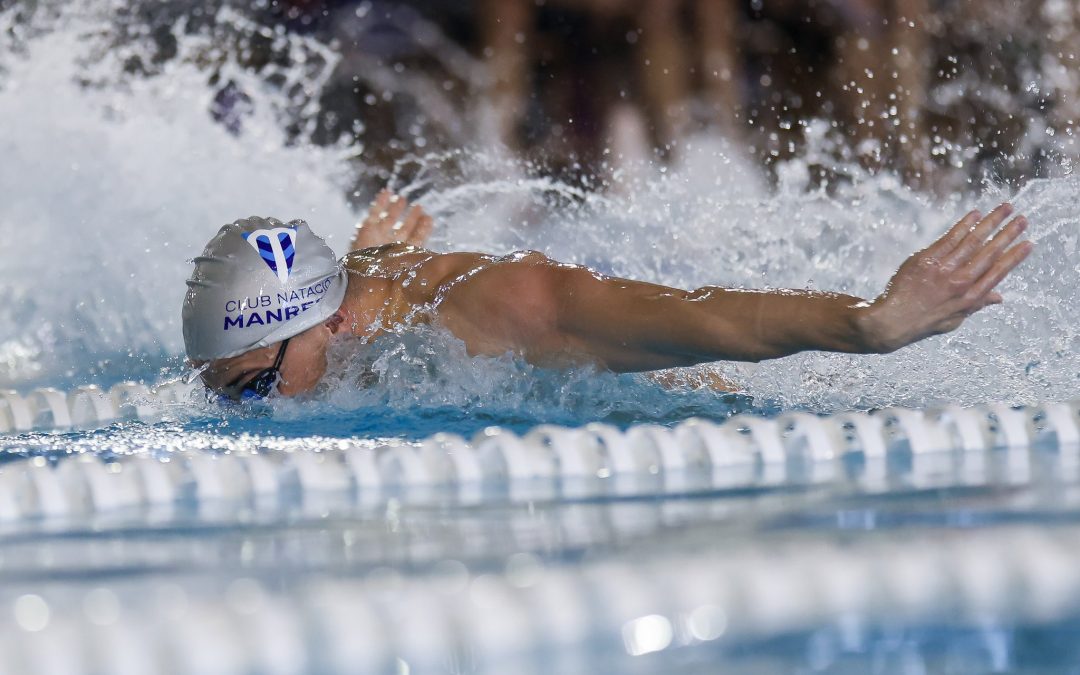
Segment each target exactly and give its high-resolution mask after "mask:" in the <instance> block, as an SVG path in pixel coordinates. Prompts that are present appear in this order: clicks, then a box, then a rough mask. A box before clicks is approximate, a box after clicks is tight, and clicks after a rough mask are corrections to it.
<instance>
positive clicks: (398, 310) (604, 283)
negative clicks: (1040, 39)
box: [183, 191, 1033, 400]
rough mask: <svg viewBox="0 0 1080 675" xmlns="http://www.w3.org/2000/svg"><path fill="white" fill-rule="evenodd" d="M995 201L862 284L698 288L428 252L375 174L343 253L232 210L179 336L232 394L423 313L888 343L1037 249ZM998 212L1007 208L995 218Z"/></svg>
mask: <svg viewBox="0 0 1080 675" xmlns="http://www.w3.org/2000/svg"><path fill="white" fill-rule="evenodd" d="M1012 214H1013V208H1012V206H1010V205H1009V204H1002V205H1001V206H999V207H997V208H996V209H994V210H993V211H992V212H991V213H990V214H988V215H986V216H985V217H983V216H981V215H980V214H979V213H978V212H974V211H973V212H971V213H969V214H967V215H966V216H964V217H963V218H962V219H961V220H960V221H959V222H958V223H956V225H955V226H953V227H952V228H951V229H950V230H949V231H948V232H946V233H945V234H944V236H942V237H941V238H940V239H938V240H937V241H936V242H934V243H933V244H931V245H930V246H929V247H927V248H926V249H924V250H922V251H919V252H918V253H915V254H914V255H912V256H911V257H910V258H908V260H907V261H906V262H904V264H902V265H901V266H900V269H899V270H898V271H897V272H896V274H895V275H894V276H893V277H892V280H891V281H890V282H889V284H888V286H887V287H886V289H885V291H884V292H883V293H882V294H881V295H880V296H878V297H877V298H875V299H873V300H864V299H863V298H857V297H853V296H850V295H842V294H838V293H824V292H817V291H807V290H772V291H754V290H735V289H727V288H719V287H711V286H708V287H704V288H699V289H696V290H692V291H685V290H680V289H677V288H669V287H667V286H660V285H657V284H652V283H645V282H641V281H632V280H629V279H619V278H614V277H607V276H603V275H601V274H598V273H596V272H594V271H592V270H590V269H588V268H585V267H580V266H577V265H566V264H562V263H558V262H556V261H553V260H551V259H550V258H547V257H546V256H544V255H543V254H541V253H536V252H522V253H515V254H511V255H508V256H493V255H486V254H482V253H461V252H458V253H433V252H431V251H428V250H426V249H424V248H423V245H424V244H425V242H426V241H427V238H428V236H429V235H430V233H431V230H432V219H431V217H430V216H428V215H427V214H426V213H425V212H424V211H423V209H422V208H420V207H419V206H410V205H409V204H408V203H407V202H406V200H405V199H403V198H401V197H399V196H396V195H393V194H391V193H390V192H387V191H383V192H382V193H380V194H379V196H378V197H377V198H376V200H375V203H374V205H373V206H372V208H371V212H370V213H369V214H368V216H367V218H366V219H365V220H364V221H363V223H362V224H361V225H360V226H359V227H358V230H357V233H356V237H355V240H354V241H353V245H352V251H351V252H350V253H349V254H347V255H346V256H345V257H344V258H342V259H341V260H340V261H339V260H337V259H336V258H335V256H334V254H333V252H332V251H331V250H330V248H329V247H327V246H326V244H325V243H324V242H323V240H322V239H321V238H319V237H318V236H316V235H315V234H314V233H312V231H311V230H310V228H309V227H308V225H307V224H306V223H304V222H303V221H300V220H294V221H292V222H290V223H288V224H284V223H281V222H280V221H278V220H275V219H272V218H246V219H243V220H238V221H236V222H234V223H232V224H230V225H226V226H224V227H223V228H221V230H220V231H219V232H218V234H217V236H215V237H214V238H213V239H212V240H211V241H210V243H209V244H207V246H206V250H205V251H204V252H203V254H202V255H201V256H199V257H197V258H196V259H195V270H194V272H193V273H192V276H191V278H190V279H189V280H188V282H187V283H188V292H187V295H186V297H185V299H184V305H183V331H184V343H185V346H186V349H187V354H188V357H189V359H190V360H191V362H192V363H193V364H194V365H195V366H197V367H200V368H202V371H201V376H202V378H203V381H204V383H205V384H206V386H207V387H208V388H209V389H210V390H211V391H213V392H217V393H218V394H221V395H223V396H224V397H227V398H229V399H232V400H244V399H250V398H262V397H266V396H268V395H270V394H271V393H274V392H276V393H277V394H280V395H282V396H295V395H297V394H302V393H304V392H307V391H310V390H311V389H313V388H314V387H315V385H316V384H317V383H318V382H319V380H320V379H321V378H322V376H323V374H324V373H325V372H326V369H327V358H326V354H327V347H328V345H329V344H330V341H331V340H332V339H339V338H341V337H345V336H352V337H355V338H358V339H361V340H370V339H372V338H375V337H377V336H378V335H380V334H383V333H386V332H389V331H398V330H402V329H407V328H408V327H410V326H417V325H423V324H427V325H436V326H441V327H443V328H445V329H447V330H449V331H450V332H451V333H452V334H453V335H455V336H457V337H458V338H459V339H460V340H462V341H463V342H464V344H465V347H466V349H467V351H468V353H469V354H470V355H472V356H499V355H503V354H507V353H513V354H516V355H518V356H520V357H522V358H524V359H525V360H526V361H528V362H529V363H532V364H535V365H538V366H544V367H556V368H565V367H572V366H582V365H586V366H594V367H597V368H601V369H605V370H610V371H615V372H642V371H658V370H663V369H667V368H673V367H680V366H691V365H695V364H700V363H706V362H711V361H721V360H731V361H762V360H765V359H774V358H779V357H782V356H788V355H790V354H795V353H797V352H801V351H807V350H818V351H832V352H846V353H852V354H884V353H888V352H892V351H895V350H897V349H900V348H901V347H904V346H906V345H909V344H912V343H913V342H917V341H919V340H922V339H924V338H927V337H930V336H932V335H939V334H942V333H948V332H950V331H953V330H955V329H956V328H958V327H959V326H960V325H961V324H962V323H963V322H964V320H965V319H967V317H969V316H971V315H972V314H974V313H975V312H978V311H979V310H981V309H983V308H985V307H988V306H990V305H996V304H1000V303H1001V302H1002V297H1001V295H1000V294H999V293H998V292H996V291H995V290H994V289H995V287H996V286H997V285H998V284H999V283H1000V282H1001V281H1002V280H1003V279H1004V278H1005V277H1006V276H1007V275H1008V274H1009V273H1010V272H1011V271H1012V270H1013V269H1015V268H1016V266H1017V265H1019V264H1020V263H1021V262H1022V261H1023V260H1024V259H1025V258H1026V257H1027V256H1028V255H1029V254H1030V253H1031V251H1032V248H1033V244H1032V243H1031V242H1030V241H1018V240H1019V239H1020V238H1021V235H1022V234H1023V233H1024V231H1025V230H1026V229H1027V220H1026V219H1025V218H1024V217H1023V216H1016V217H1014V218H1011V219H1010V216H1012ZM1006 221H1008V222H1007V223H1006Z"/></svg>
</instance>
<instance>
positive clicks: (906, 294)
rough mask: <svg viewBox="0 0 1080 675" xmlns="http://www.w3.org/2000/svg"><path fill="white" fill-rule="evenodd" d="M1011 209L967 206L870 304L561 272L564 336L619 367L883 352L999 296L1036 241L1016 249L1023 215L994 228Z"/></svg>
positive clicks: (947, 326) (950, 324)
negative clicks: (678, 288)
mask: <svg viewBox="0 0 1080 675" xmlns="http://www.w3.org/2000/svg"><path fill="white" fill-rule="evenodd" d="M1011 213H1012V207H1011V206H1010V205H1008V204H1004V205H1002V206H1000V207H998V208H997V209H995V210H994V211H993V212H992V213H991V214H990V215H988V216H987V217H986V218H982V219H980V216H979V214H978V213H975V212H972V213H969V214H968V215H967V216H965V217H964V218H963V219H962V220H961V221H960V222H959V223H957V224H956V225H955V226H954V227H953V228H952V229H950V230H949V231H948V232H947V233H946V234H945V235H944V236H943V237H942V238H941V239H939V240H938V241H936V242H934V243H933V244H932V245H931V246H929V247H928V248H926V249H925V250H923V251H920V252H918V253H916V254H915V255H913V256H911V257H910V258H909V259H908V260H907V261H906V262H904V264H903V265H901V267H900V269H899V270H898V271H897V272H896V274H895V275H894V276H893V278H892V280H891V281H890V282H889V285H888V286H887V288H886V290H885V292H884V293H882V294H881V296H879V297H878V298H877V299H875V300H873V301H872V302H867V301H864V300H863V299H861V298H856V297H852V296H849V295H840V294H834V293H817V292H811V291H767V292H761V291H740V290H728V289H722V288H701V289H698V290H695V291H689V292H686V291H675V290H672V289H667V288H663V287H659V286H652V285H649V284H640V283H635V282H627V281H622V280H617V279H606V280H602V279H597V278H596V277H594V276H592V275H590V274H588V273H584V272H581V271H576V272H573V271H567V272H565V273H563V275H562V276H563V279H562V282H561V283H562V284H563V285H564V292H563V293H562V294H561V295H563V297H565V298H566V300H565V301H564V303H563V306H562V308H561V311H560V312H559V316H560V317H561V321H562V322H563V326H564V330H565V332H566V334H567V335H568V336H570V337H571V339H572V340H574V341H576V342H577V343H578V344H579V345H580V347H581V348H582V349H584V350H586V351H588V352H590V353H593V354H595V355H596V356H598V357H599V358H600V360H601V362H602V363H603V364H604V365H606V366H607V367H609V368H611V369H613V370H620V371H621V370H642V369H654V368H662V367H668V366H676V365H689V364H693V363H698V362H702V361H714V360H740V361H760V360H763V359H772V358H777V357H781V356H787V355H789V354H794V353H796V352H801V351H805V350H820V351H835V352H849V353H886V352H892V351H895V350H897V349H899V348H901V347H904V346H906V345H909V344H911V343H913V342H917V341H919V340H922V339H924V338H927V337H930V336H932V335H938V334H941V333H947V332H949V331H952V330H955V329H956V328H958V327H959V326H960V324H961V323H963V321H964V320H965V319H966V318H967V317H968V316H970V315H971V314H974V313H975V312H977V311H979V310H980V309H983V308H984V307H986V306H988V305H994V304H999V303H1001V302H1002V297H1001V295H999V294H998V293H997V292H995V291H994V288H995V287H996V286H997V285H998V283H1000V282H1001V280H1002V279H1004V278H1005V276H1006V275H1008V274H1009V272H1011V271H1012V270H1013V269H1014V268H1015V267H1016V266H1017V265H1019V264H1020V263H1021V262H1022V261H1023V260H1024V259H1025V258H1026V257H1027V256H1028V254H1029V253H1030V252H1031V250H1032V246H1033V245H1032V244H1031V242H1027V241H1025V242H1022V243H1019V244H1015V245H1013V243H1014V242H1015V241H1016V240H1017V239H1018V238H1019V237H1020V235H1021V234H1022V233H1023V232H1024V230H1025V229H1026V228H1027V220H1026V219H1025V218H1024V217H1023V216H1020V217H1017V218H1015V219H1013V220H1012V221H1011V222H1010V223H1009V224H1008V225H1006V226H1005V227H1004V228H1001V229H1000V230H999V229H998V228H999V227H1000V226H1001V224H1002V223H1003V222H1004V221H1005V219H1006V218H1008V216H1009V215H1010V214H1011ZM995 232H996V234H995ZM991 235H994V236H992V237H991Z"/></svg>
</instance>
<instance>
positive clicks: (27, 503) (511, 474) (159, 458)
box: [0, 383, 1080, 522]
mask: <svg viewBox="0 0 1080 675" xmlns="http://www.w3.org/2000/svg"><path fill="white" fill-rule="evenodd" d="M190 392H191V387H190V386H186V385H182V384H179V383H170V384H167V385H164V386H160V387H156V388H153V389H151V388H147V387H145V386H143V385H139V384H135V383H121V384H118V385H116V386H114V387H112V388H111V389H109V390H108V391H105V390H102V389H99V388H97V387H93V386H88V387H80V388H78V389H76V390H75V391H73V392H71V393H70V394H65V393H64V392H61V391H59V390H56V389H47V388H42V389H37V390H35V391H33V392H31V393H30V394H29V395H27V396H20V395H19V394H17V393H15V392H11V391H0V431H2V432H11V431H16V432H18V431H27V430H31V429H35V428H40V427H41V425H43V424H49V425H52V424H62V425H68V426H89V425H91V424H101V423H107V422H110V421H113V420H116V419H122V418H129V419H144V420H153V419H156V418H158V417H159V416H160V415H161V412H162V409H163V406H165V405H169V404H176V403H177V402H180V401H184V400H185V399H186V397H188V396H190ZM1031 448H1035V449H1039V448H1052V449H1057V451H1058V452H1060V453H1062V454H1063V455H1067V456H1068V457H1070V458H1072V459H1074V460H1075V459H1077V458H1078V457H1080V401H1072V402H1051V403H1046V404H1043V405H1037V406H1031V407H1026V408H1013V407H1009V406H1004V405H989V406H978V407H974V408H959V407H956V406H949V407H946V408H943V409H938V410H911V409H905V408H888V409H884V410H879V411H874V412H869V413H860V412H848V413H842V414H839V415H834V416H826V417H822V416H817V415H811V414H809V413H805V412H790V413H786V414H784V415H781V416H780V417H778V418H776V419H766V418H762V417H756V416H752V415H737V416H735V417H732V418H730V419H729V420H727V421H726V422H724V423H723V424H717V423H713V422H709V421H705V420H693V419H692V420H687V421H685V422H682V423H680V424H678V425H676V426H675V427H673V428H667V427H662V426H658V425H654V424H642V425H637V426H634V427H631V428H630V429H629V430H627V431H622V430H620V429H618V428H616V427H613V426H610V425H606V424H598V423H593V424H589V425H586V426H584V427H582V428H577V429H571V428H563V427H557V426H552V425H541V426H538V427H536V428H534V429H532V430H530V431H529V432H528V433H526V434H525V435H524V436H519V435H517V434H515V433H512V432H510V431H507V430H505V429H499V428H489V429H485V430H483V431H480V432H478V433H477V434H476V435H475V436H473V438H472V439H470V440H466V439H464V438H462V437H460V436H457V435H454V434H445V433H440V434H436V435H434V436H431V437H429V438H427V439H425V440H423V441H421V442H420V443H418V444H409V443H402V442H396V443H392V444H383V445H379V446H375V445H373V444H372V443H371V442H369V441H352V440H342V441H340V442H339V443H337V445H336V446H334V447H333V448H331V449H326V450H321V451H310V452H309V451H303V450H298V451H290V452H285V451H280V450H274V449H267V448H259V447H256V446H254V445H251V444H250V443H248V444H246V445H245V444H241V445H239V446H237V447H235V448H233V449H231V450H230V451H228V452H216V453H212V452H205V451H177V452H172V453H162V452H151V451H150V450H147V451H146V452H137V451H136V452H133V453H130V454H124V455H120V456H116V457H109V458H101V457H98V456H96V455H73V456H64V457H60V458H53V459H51V460H47V459H45V458H43V457H29V458H25V457H21V458H18V459H12V460H10V461H8V462H5V463H3V464H0V493H2V494H0V521H8V522H11V521H17V520H21V519H24V518H33V517H43V516H45V517H51V516H85V515H93V514H102V513H109V512H113V511H116V510H118V509H124V508H132V507H150V506H171V505H174V504H175V503H177V502H178V501H181V500H184V499H188V500H191V499H194V500H195V501H197V502H200V503H201V502H228V501H237V500H240V501H246V500H266V499H270V500H274V499H277V498H280V497H295V496H297V495H298V496H300V497H301V498H302V497H303V496H304V495H309V496H311V497H315V496H316V495H330V494H339V495H350V496H352V497H354V498H355V499H356V500H357V501H358V502H361V503H371V502H373V501H374V502H378V501H379V500H381V499H383V498H386V497H390V496H394V497H395V498H414V499H420V498H421V497H422V498H424V499H430V498H431V497H432V495H433V494H438V495H441V496H443V497H448V498H455V499H460V500H462V501H463V502H466V503H474V502H477V501H480V500H482V499H483V498H484V495H486V494H496V495H501V496H502V497H503V498H505V497H509V498H510V499H511V500H530V499H548V498H568V497H571V498H572V497H582V496H593V495H604V494H616V495H617V494H638V493H641V492H643V491H649V492H655V491H658V490H659V491H665V492H670V491H693V490H702V489H705V490H708V489H725V488H733V487H752V486H770V485H783V484H785V483H788V482H791V481H793V480H797V481H800V482H804V483H805V482H810V483H826V482H828V481H831V480H834V479H835V478H836V477H837V476H838V475H842V472H839V471H838V467H839V462H841V461H842V460H843V459H844V458H845V457H848V456H852V455H853V454H854V455H859V456H861V457H862V459H863V460H864V461H863V473H864V475H863V478H864V479H865V482H866V485H867V486H868V487H873V486H874V485H875V484H876V485H884V484H885V483H884V478H885V474H886V473H887V471H888V467H887V462H886V459H887V458H888V457H890V456H892V455H894V454H897V453H900V454H907V455H910V457H911V465H912V471H913V472H914V473H915V474H919V475H925V476H939V477H940V476H941V475H943V474H944V473H947V472H948V471H950V470H952V468H951V467H954V466H959V467H960V470H961V471H962V472H963V473H964V475H965V476H966V478H965V480H969V481H970V480H975V481H977V480H984V479H985V477H986V476H987V475H988V471H990V469H991V468H992V466H991V465H992V461H991V460H994V461H996V462H997V463H998V464H997V465H998V466H1004V467H1005V468H1006V469H1007V471H1006V473H1007V474H1008V475H1009V476H1010V479H1009V480H1010V481H1019V482H1023V481H1025V480H1027V479H1028V478H1029V476H1030V474H1031V462H1030V459H1029V457H1028V453H1029V449H1031ZM995 452H996V454H995ZM948 453H956V454H957V456H956V459H957V461H955V462H954V461H953V459H950V457H949V456H948ZM1005 455H1008V456H1007V457H1006V456H1005ZM995 457H996V458H997V459H996V460H995V459H994V458H995Z"/></svg>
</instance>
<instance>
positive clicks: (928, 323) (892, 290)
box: [861, 204, 1034, 353]
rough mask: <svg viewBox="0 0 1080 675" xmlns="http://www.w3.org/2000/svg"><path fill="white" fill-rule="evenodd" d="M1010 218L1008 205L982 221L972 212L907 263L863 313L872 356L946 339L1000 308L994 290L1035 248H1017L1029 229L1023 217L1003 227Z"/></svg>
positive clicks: (1023, 245)
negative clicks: (985, 312)
mask: <svg viewBox="0 0 1080 675" xmlns="http://www.w3.org/2000/svg"><path fill="white" fill-rule="evenodd" d="M1012 212H1013V207H1012V206H1011V205H1010V204H1002V205H1001V206H999V207H997V208H996V209H994V210H993V211H992V212H991V213H990V215H988V216H986V217H985V218H982V219H981V220H980V215H979V213H978V212H976V211H972V212H971V213H969V214H967V215H966V216H964V218H963V219H961V220H960V222H958V223H957V224H956V225H954V226H953V228H952V229H950V230H949V231H948V232H946V233H945V235H944V236H943V237H941V239H938V240H937V241H936V242H934V243H933V244H931V245H930V246H929V247H927V248H926V249H924V250H922V251H919V252H918V253H916V254H915V255H913V256H911V257H910V258H908V259H907V261H906V262H904V264H903V265H901V266H900V269H899V271H897V273H896V275H895V276H893V278H892V280H891V281H890V282H889V285H888V286H887V287H886V289H885V292H884V293H882V294H881V296H879V297H878V298H877V299H876V300H874V301H873V302H871V303H868V304H867V306H866V308H865V311H864V312H863V315H862V319H861V321H862V327H863V328H864V330H865V331H866V333H865V335H866V339H867V341H868V345H869V347H870V350H871V351H875V352H881V353H886V352H892V351H895V350H897V349H899V348H901V347H904V346H905V345H909V344H911V343H913V342H917V341H919V340H922V339H923V338H927V337H930V336H932V335H940V334H942V333H948V332H950V331H953V330H956V329H957V328H958V327H959V326H960V324H962V323H963V322H964V320H965V319H967V318H968V317H969V316H971V315H972V314H974V313H975V312H978V311H979V310H980V309H983V308H984V307H987V306H989V305H998V304H1001V302H1002V297H1001V295H1000V294H999V293H997V292H996V291H995V290H994V288H995V287H996V286H997V285H998V284H999V283H1000V282H1001V280H1002V279H1004V278H1005V277H1006V276H1007V275H1008V274H1009V272H1011V271H1013V269H1015V268H1016V266H1017V265H1019V264H1020V263H1021V262H1023V261H1024V259H1025V258H1027V257H1028V255H1029V254H1030V253H1031V251H1032V249H1033V248H1034V244H1032V243H1031V242H1030V241H1022V242H1020V243H1018V244H1015V245H1013V244H1014V242H1015V241H1016V240H1017V239H1018V238H1019V237H1020V235H1021V234H1023V233H1024V231H1025V230H1026V229H1027V225H1028V223H1027V219H1026V218H1025V217H1024V216H1022V215H1021V216H1017V217H1016V218H1013V219H1012V220H1011V221H1009V224H1008V225H1006V226H1005V227H1001V224H1002V223H1003V222H1005V219H1006V218H1008V217H1009V216H1010V215H1011V214H1012ZM999 227H1000V228H1001V229H998V228H999ZM991 235H993V236H991Z"/></svg>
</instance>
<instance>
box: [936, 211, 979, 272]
mask: <svg viewBox="0 0 1080 675" xmlns="http://www.w3.org/2000/svg"><path fill="white" fill-rule="evenodd" d="M981 217H982V216H981V215H980V214H979V212H978V211H971V212H970V213H968V214H967V215H966V216H964V217H963V218H961V219H960V220H959V221H958V222H957V223H956V224H955V225H953V226H952V227H951V228H949V231H948V232H946V233H945V234H944V235H942V237H941V238H940V239H938V240H937V241H935V242H934V243H933V244H930V246H928V247H927V248H926V254H927V255H929V256H930V257H932V258H937V259H939V260H940V259H941V258H944V257H945V256H947V255H949V254H950V253H952V252H953V250H954V249H956V247H957V246H959V245H960V242H962V241H963V240H964V237H965V236H967V233H968V232H970V231H971V228H973V227H975V225H976V223H978V222H979V218H981Z"/></svg>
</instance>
